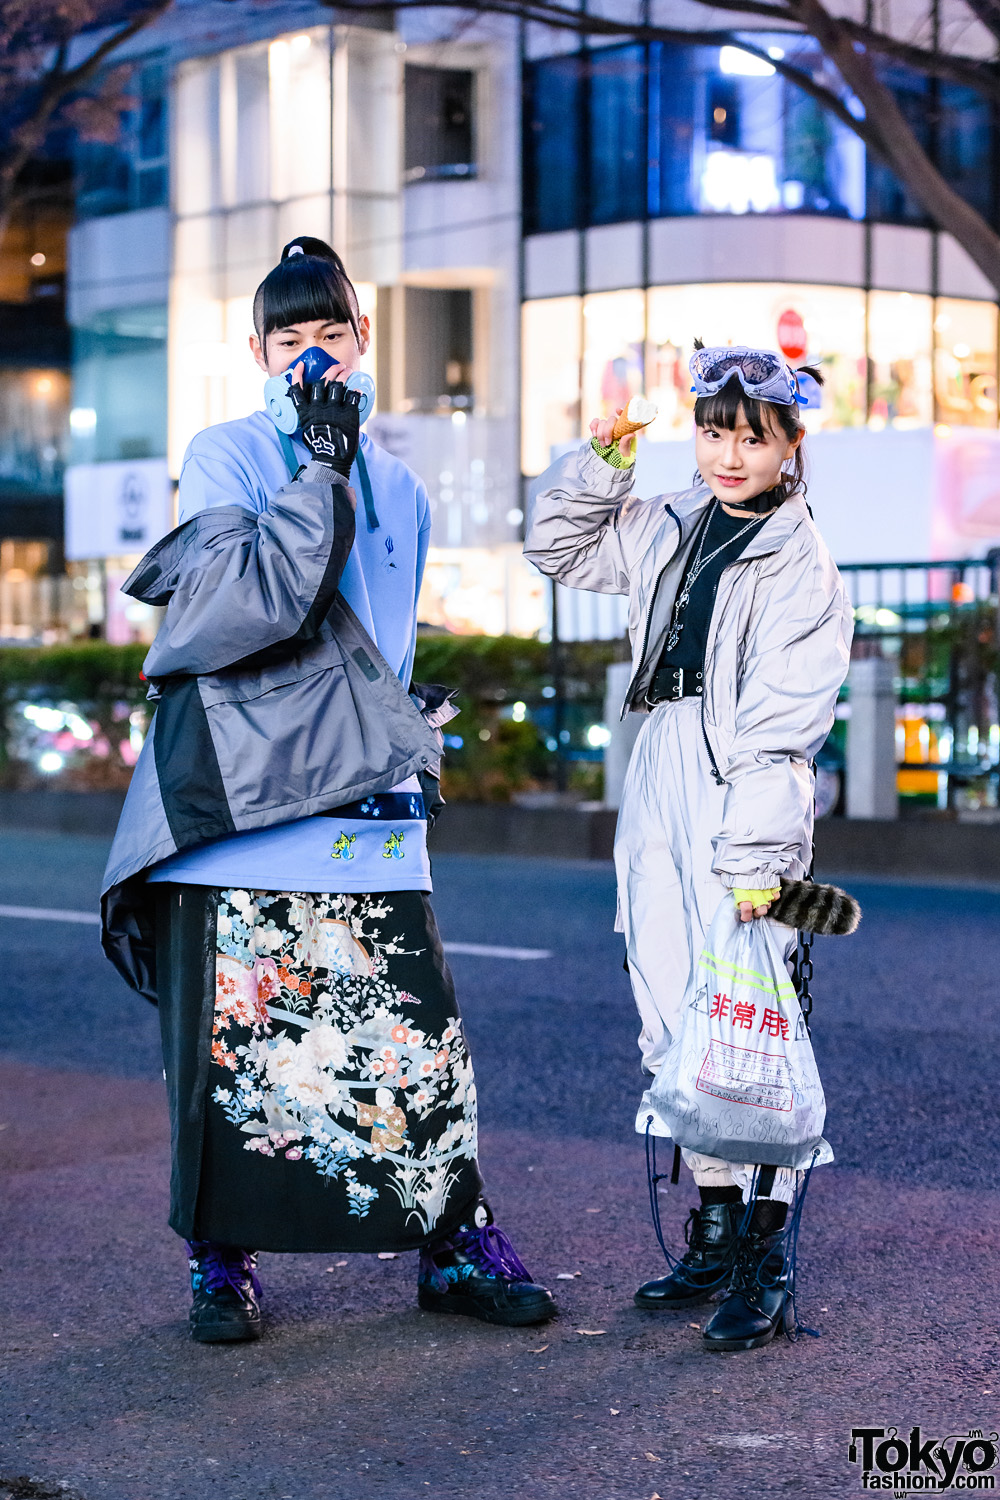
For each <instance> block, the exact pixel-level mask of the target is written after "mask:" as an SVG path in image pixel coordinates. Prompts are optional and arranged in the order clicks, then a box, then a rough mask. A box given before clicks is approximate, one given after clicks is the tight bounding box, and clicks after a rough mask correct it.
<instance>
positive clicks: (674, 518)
mask: <svg viewBox="0 0 1000 1500" xmlns="http://www.w3.org/2000/svg"><path fill="white" fill-rule="evenodd" d="M663 508H664V510H665V511H666V513H667V515H668V516H669V517H670V518H671V520H672V521H673V523H674V525H675V526H676V527H677V543H678V546H679V545H680V542H681V540H682V538H683V536H684V529H683V527H682V526H681V523H680V521H679V520H678V519H677V513H676V511H675V510H674V509H673V507H672V506H670V505H665V506H664V507H663ZM672 561H673V558H671V559H670V562H672ZM670 562H665V563H664V564H663V567H662V568H661V569H660V572H659V576H658V577H657V580H656V583H655V584H654V585H653V597H652V599H650V601H649V609H648V610H647V611H646V633H645V635H644V636H643V640H642V655H641V656H640V657H639V665H638V667H637V668H636V670H635V673H634V675H633V677H632V681H631V682H630V683H629V685H628V690H627V692H626V694H625V702H624V703H623V704H622V711H621V715H620V718H621V719H624V717H625V715H626V713H627V712H628V709H629V705H630V704H631V702H632V689H633V688H634V687H635V685H636V683H637V682H638V680H639V678H640V677H641V676H642V674H643V671H644V669H645V666H646V651H647V649H648V647H649V631H650V626H651V625H652V623H653V610H654V609H655V607H656V596H657V594H658V593H659V592H660V584H661V583H662V582H663V575H664V573H665V572H666V571H667V569H668V568H669V566H670Z"/></svg>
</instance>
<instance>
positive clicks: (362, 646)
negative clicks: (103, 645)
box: [102, 463, 455, 1000]
mask: <svg viewBox="0 0 1000 1500" xmlns="http://www.w3.org/2000/svg"><path fill="white" fill-rule="evenodd" d="M353 543H354V493H353V491H352V490H351V489H350V488H349V487H348V485H347V482H346V480H343V479H341V478H340V476H339V475H337V474H336V473H334V471H333V470H332V469H330V468H328V467H327V466H326V465H324V464H316V463H311V464H308V465H307V466H306V467H305V468H304V469H303V470H302V471H301V472H300V473H299V475H298V476H297V477H296V478H295V479H294V480H292V481H291V482H290V483H288V484H286V485H285V486H284V488H283V489H281V490H279V491H278V493H277V494H276V495H275V496H274V497H273V499H272V500H271V501H270V502H269V504H268V508H267V510H266V511H265V512H263V513H262V514H260V515H255V514H254V513H253V512H251V511H249V510H247V509H245V508H244V507H243V506H241V505H226V506H217V507H214V508H213V509H211V510H206V511H202V512H201V514H199V515H197V516H195V517H194V518H193V519H192V520H190V521H188V522H186V523H185V524H184V525H183V526H179V527H177V529H176V530H175V531H172V532H171V533H170V534H169V536H166V537H164V538H163V540H162V541H160V542H158V543H157V545H156V546H155V547H153V548H152V550H151V551H150V552H148V553H147V554H146V556H145V557H144V558H143V559H142V561H141V562H140V563H139V565H138V567H137V568H136V569H135V571H134V572H133V573H132V576H131V577H130V578H129V579H128V581H127V582H126V584H125V586H124V592H125V593H127V594H130V595H131V596H132V597H133V598H134V599H141V600H143V602H144V603H147V604H154V605H161V606H165V607H166V614H165V618H164V620H163V624H162V625H161V627H160V630H159V633H158V634H157V637H156V640H155V641H154V642H153V645H152V647H151V648H150V651H149V655H148V656H147V657H146V660H145V662H144V664H143V668H144V673H145V676H146V677H147V678H148V679H149V682H150V692H149V696H150V698H151V699H153V700H154V701H155V703H156V712H155V713H154V715H153V720H152V723H151V725H150V728H149V733H148V734H147V736H146V741H145V743H144V745H143V747H142V752H141V754H140V756H139V759H138V762H137V764H136V767H135V772H134V774H133V776H132V782H131V785H130V786H129V790H128V795H127V797H126V799H125V806H124V808H123V810H122V815H121V820H120V822H119V824H118V831H117V833H116V834H115V839H114V843H113V845H112V848H111V854H110V857H109V859H108V866H107V869H106V871H105V874H104V881H103V895H102V915H103V924H104V925H103V936H102V941H103V945H104V950H105V952H106V953H107V955H108V957H109V958H110V959H111V961H112V962H113V963H114V964H115V966H116V967H117V968H118V969H119V971H120V972H121V973H122V974H123V975H124V976H125V978H126V979H127V981H128V982H129V984H131V985H132V986H133V988H135V989H137V990H138V991H139V992H140V993H141V994H143V995H145V996H146V997H147V998H148V999H151V1000H155V997H156V982H155V956H154V942H155V934H154V931H153V925H152V912H151V902H150V899H149V895H148V888H147V886H146V880H145V876H146V871H147V870H148V869H149V867H150V866H151V865H154V864H157V863H159V861H160V860H163V859H166V858H167V856H168V855H170V854H174V853H176V852H177V851H178V850H180V849H187V848H191V847H193V846H194V845H196V844H201V843H205V842H206V841H207V840H209V839H214V838H219V837H222V836H224V835H226V834H232V833H239V832H244V831H246V830H250V829H260V828H269V827H271V826H273V825H274V824H277V823H286V822H289V821H291V820H292V819H294V818H305V817H310V816H312V815H313V814H315V813H322V812H326V811H329V810H330V809H332V808H336V807H340V806H343V805H344V804H346V803H349V802H354V801H357V800H358V799H359V798H362V797H366V796H368V795H369V794H370V793H372V792H383V791H388V789H389V788H390V787H393V786H395V785H397V784H398V783H399V782H400V781H403V780H405V779H406V778H407V777H408V776H411V775H413V774H414V773H417V774H424V773H428V774H430V776H432V777H436V776H437V775H438V774H439V773H440V757H441V736H440V732H439V726H440V725H441V724H442V723H445V722H447V720H448V719H449V718H450V717H452V715H453V714H454V712H455V710H454V709H453V708H451V706H450V705H449V704H448V702H447V695H444V694H443V693H441V694H439V693H436V692H434V691H432V690H429V689H424V690H422V691H423V692H424V693H426V694H427V698H424V697H419V696H414V697H411V696H410V695H409V694H408V693H407V692H406V690H405V689H404V687H403V685H402V683H401V682H400V680H399V678H398V677H397V676H396V674H395V672H393V670H392V668H391V667H390V666H389V665H388V663H387V662H386V661H385V660H384V659H383V657H382V656H380V655H379V652H378V649H377V648H376V646H375V643H374V642H373V641H372V639H371V637H370V636H369V635H368V633H367V632H366V631H365V630H364V628H363V627H362V626H361V624H360V622H359V621H358V619H357V616H356V615H355V614H354V613H353V611H352V610H351V609H350V608H349V606H348V605H347V603H346V602H345V601H344V599H343V598H342V597H341V596H340V594H339V593H338V587H339V583H340V578H341V574H342V573H343V569H344V564H345V563H346V561H347V557H348V554H349V553H350V550H351V547H352V545H353ZM415 691H416V690H415ZM428 700H430V701H428Z"/></svg>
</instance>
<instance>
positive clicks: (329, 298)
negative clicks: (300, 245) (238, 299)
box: [254, 255, 358, 340]
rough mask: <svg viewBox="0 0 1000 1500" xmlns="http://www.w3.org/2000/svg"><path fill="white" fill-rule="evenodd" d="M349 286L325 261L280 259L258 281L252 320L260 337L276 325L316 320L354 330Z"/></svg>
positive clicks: (354, 316)
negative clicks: (279, 261)
mask: <svg viewBox="0 0 1000 1500" xmlns="http://www.w3.org/2000/svg"><path fill="white" fill-rule="evenodd" d="M352 291H353V288H352V287H351V284H350V282H349V281H348V280H347V278H346V277H345V276H342V275H340V273H339V272H338V271H337V269H336V267H335V266H333V265H331V264H330V262H329V261H326V260H320V259H319V258H318V257H317V256H305V255H297V256H295V257H294V258H292V259H289V260H284V261H282V262H281V264H280V265H278V266H275V268H274V270H273V271H271V272H270V274H269V275H268V276H266V277H265V278H264V280H263V281H262V282H261V285H260V288H259V290H258V292H257V296H256V298H255V299H254V301H255V303H256V305H255V307H254V314H255V316H254V322H255V324H256V325H257V336H258V338H260V339H261V340H264V339H266V338H267V336H268V335H269V334H271V333H273V332H274V331H275V329H276V328H290V327H292V326H293V325H294V324H296V323H315V322H319V321H320V320H322V321H324V322H333V323H348V324H349V325H350V326H351V328H353V330H354V333H355V335H357V333H358V323H357V314H356V312H355V308H354V299H353V297H352V296H351V293H352Z"/></svg>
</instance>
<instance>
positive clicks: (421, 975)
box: [196, 890, 481, 1250]
mask: <svg viewBox="0 0 1000 1500" xmlns="http://www.w3.org/2000/svg"><path fill="white" fill-rule="evenodd" d="M215 980H216V996H215V1012H214V1024H213V1030H212V1043H211V1052H212V1060H211V1066H210V1069H209V1087H208V1100H207V1104H206V1109H205V1134H204V1143H203V1151H202V1163H201V1178H200V1186H199V1192H198V1207H197V1213H196V1223H197V1233H198V1236H199V1237H201V1238H206V1239H215V1240H223V1241H226V1242H228V1243H231V1244H241V1245H245V1246H247V1247H248V1248H251V1249H271V1250H373V1249H377V1250H393V1249H410V1248H415V1247H417V1246H419V1245H422V1244H425V1243H427V1241H428V1240H429V1239H432V1238H434V1237H435V1232H436V1233H437V1234H441V1233H446V1232H447V1230H448V1229H449V1228H450V1227H454V1226H455V1225H456V1224H457V1223H459V1222H461V1220H462V1218H463V1217H464V1215H465V1214H466V1213H467V1212H468V1210H469V1208H470V1206H471V1205H472V1204H474V1203H475V1201H476V1199H477V1197H478V1194H479V1191H480V1188H481V1180H480V1177H479V1170H478V1166H477V1162H476V1085H475V1081H474V1078H473V1073H472V1064H471V1062H470V1060H469V1055H468V1052H467V1050H466V1046H465V1038H464V1035H463V1031H462V1022H461V1019H460V1017H459V1013H458V1005H457V1003H456V1000H455V993H454V988H453V986H452V982H451V976H450V973H449V970H448V967H447V964H446V963H445V961H444V956H443V952H442V949H441V944H440V939H439V937H438V933H437V926H436V923H435V921H434V916H433V912H432V910H431V906H430V902H429V900H428V898H427V896H426V895H424V894H423V893H422V892H417V891H397V892H389V893H383V894H374V895H337V894H324V895H316V894H311V895H298V894H294V893H290V892H285V891H282V892H268V891H245V890H223V891H220V892H219V896H218V907H217V951H216V962H215Z"/></svg>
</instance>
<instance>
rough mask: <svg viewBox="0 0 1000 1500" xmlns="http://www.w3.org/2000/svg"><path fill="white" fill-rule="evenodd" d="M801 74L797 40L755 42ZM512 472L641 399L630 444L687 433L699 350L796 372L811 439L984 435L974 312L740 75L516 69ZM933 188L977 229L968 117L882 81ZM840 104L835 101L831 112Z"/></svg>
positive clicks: (622, 58) (838, 160)
mask: <svg viewBox="0 0 1000 1500" xmlns="http://www.w3.org/2000/svg"><path fill="white" fill-rule="evenodd" d="M754 42H755V45H756V46H757V47H758V48H760V49H761V50H763V51H765V52H769V53H770V55H771V57H772V58H774V59H778V58H781V57H783V56H785V55H786V49H791V48H792V47H793V46H794V48H795V62H796V64H797V65H798V66H800V67H807V68H810V69H812V70H813V71H814V72H815V73H816V75H817V76H822V70H823V67H824V63H823V59H822V56H821V54H820V53H819V51H818V49H814V48H813V49H812V50H810V49H811V44H810V43H809V41H808V39H806V38H802V37H795V38H790V37H788V36H787V35H786V36H782V35H780V34H774V35H766V34H756V35H755V36H754ZM524 77H525V144H524V220H525V230H526V235H527V239H526V267H527V271H526V285H525V292H526V298H525V302H524V306H523V363H522V370H523V412H524V420H523V424H522V465H523V470H524V472H525V474H526V475H529V476H530V475H533V474H538V473H539V472H540V471H541V470H542V469H544V468H545V467H546V466H547V464H548V462H549V461H550V456H551V453H552V451H553V449H554V448H557V447H558V445H560V444H565V443H568V442H571V441H573V440H575V439H578V438H579V437H580V436H581V435H583V434H585V433H586V430H587V424H588V422H589V419H590V417H591V416H593V415H596V414H604V413H607V412H609V411H611V410H613V409H614V407H615V406H617V405H620V404H621V403H622V401H624V400H625V399H627V397H628V396H629V395H631V394H634V393H635V392H637V391H640V390H645V391H646V392H647V393H648V394H649V395H650V396H651V397H652V398H653V399H654V400H655V401H656V402H657V403H658V406H659V416H658V418H657V421H656V423H655V424H654V426H653V427H652V428H651V429H650V430H649V434H648V436H649V438H650V440H651V441H652V442H654V443H656V442H670V441H674V440H684V439H687V438H689V437H690V433H691V411H692V407H693V396H692V394H691V392H690V380H689V378H688V372H687V361H688V359H689V357H690V354H691V352H692V348H693V341H694V339H695V338H696V337H699V338H701V339H703V340H704V341H705V342H707V343H759V344H763V345H766V346H769V347H772V348H775V347H781V348H783V349H784V350H785V352H786V353H787V355H788V356H789V358H791V359H792V360H793V362H794V361H796V360H797V361H799V362H801V361H802V360H803V359H804V358H806V357H809V358H812V359H814V360H816V361H818V362H819V364H820V365H821V367H822V370H823V373H824V376H825V381H826V384H825V387H824V397H823V407H822V410H821V411H819V412H816V413H809V414H807V422H808V424H809V426H810V427H811V428H812V429H813V430H817V431H823V432H835V431H841V430H843V429H848V428H857V427H866V428H868V429H885V428H890V429H893V430H896V431H900V432H902V431H909V430H916V429H927V430H928V432H929V431H930V430H931V429H933V428H934V427H935V425H936V426H937V428H938V429H939V432H940V431H941V430H942V429H945V428H949V429H963V430H964V429H969V428H973V429H989V430H993V431H995V430H996V428H997V357H998V356H997V348H998V345H997V306H996V300H995V292H994V291H993V289H992V288H991V287H989V286H988V284H987V283H986V282H985V280H984V278H983V277H982V276H981V275H980V273H979V272H978V271H977V270H976V268H975V267H974V266H973V265H972V264H971V262H969V261H968V259H967V257H965V256H964V254H963V253H962V252H961V251H960V250H959V248H958V247H957V246H956V245H955V244H954V242H953V241H950V240H949V238H948V237H947V236H944V235H938V234H936V233H935V232H933V231H932V230H931V228H930V227H929V225H928V224H927V223H926V221H925V219H924V218H923V216H922V214H921V211H920V209H919V206H918V205H917V204H916V203H915V202H914V201H913V200H912V198H911V197H910V195H909V194H908V193H907V192H906V191H905V189H903V188H902V187H901V185H900V184H899V183H898V182H897V181H896V179H895V178H894V177H893V176H892V174H891V173H890V172H889V171H888V169H887V168H885V167H884V166H883V165H882V164H881V163H879V162H877V161H874V160H873V159H872V158H871V157H870V155H868V154H867V153H866V151H865V148H864V146H863V144H862V143H861V141H860V140H859V139H858V137H857V136H855V135H854V134H853V133H852V132H851V131H850V130H849V129H848V127H847V126H846V125H845V124H843V123H842V122H841V121H839V120H837V119H836V118H834V117H832V116H831V115H830V114H829V112H827V111H824V110H823V109H822V108H821V107H820V106H819V105H818V104H816V103H815V101H813V100H812V99H810V98H808V97H807V96H806V95H805V94H803V93H802V91H801V90H799V89H796V88H795V87H794V86H793V85H791V84H789V83H788V82H787V81H786V80H785V79H783V78H782V77H781V76H780V75H779V74H778V73H777V72H775V71H774V69H773V67H771V66H770V65H769V64H768V63H767V62H766V61H765V60H764V59H762V58H760V57H757V56H755V55H752V54H750V53H746V52H743V51H742V50H741V49H739V48H736V47H732V46H725V47H721V48H720V47H711V48H710V47H705V46H694V45H692V46H682V45H666V44H662V43H653V44H651V45H648V46H616V47H600V48H595V49H593V50H585V51H582V52H578V53H574V54H572V55H565V54H564V55H561V56H558V57H543V58H534V59H529V60H526V62H525V66H524ZM886 81H887V82H888V83H889V84H890V86H891V87H892V88H893V90H894V92H895V94H896V97H897V99H898V100H899V102H900V104H901V105H902V107H903V109H904V111H905V113H906V114H907V116H908V118H909V119H910V120H911V121H912V123H913V124H914V126H915V128H916V129H917V131H918V134H920V135H921V136H922V137H923V140H924V143H925V144H926V145H928V148H929V149H930V148H933V150H932V154H933V155H934V156H935V158H936V160H937V164H938V165H939V166H940V167H941V169H942V171H944V172H945V174H946V175H947V176H948V179H949V181H950V182H951V183H952V184H953V185H954V186H955V187H957V189H958V190H959V191H960V192H961V193H962V194H963V195H964V196H965V197H966V198H967V199H968V200H969V201H970V202H971V203H973V204H974V206H975V207H976V208H977V209H979V211H980V212H982V213H983V214H984V215H985V216H986V217H987V218H989V219H990V220H991V221H992V222H994V223H996V222H997V221H998V215H997V137H996V132H995V130H994V129H993V127H992V124H991V119H990V112H989V109H988V107H987V106H986V105H985V104H984V103H983V101H982V99H981V98H979V97H978V96H976V95H974V94H972V93H971V92H970V91H969V90H967V89H961V88H958V87H956V86H953V85H943V84H942V85H940V86H939V90H938V96H937V99H936V108H937V111H938V125H937V129H936V131H935V132H934V135H933V139H932V137H931V134H930V125H929V124H928V113H929V111H928V103H929V100H928V90H929V88H930V85H929V84H928V82H927V80H925V79H922V78H919V77H917V76H916V75H910V74H908V73H907V72H906V71H905V70H903V69H902V68H899V67H893V68H892V69H888V70H886ZM846 102H847V103H848V106H849V107H850V100H847V101H846Z"/></svg>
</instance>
